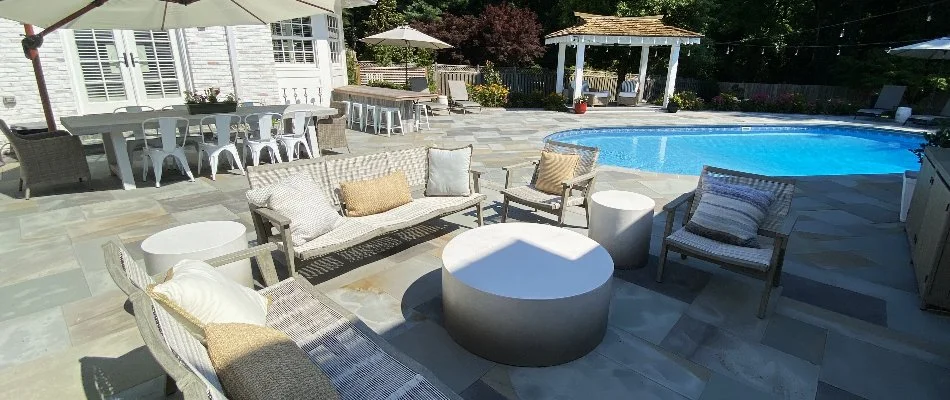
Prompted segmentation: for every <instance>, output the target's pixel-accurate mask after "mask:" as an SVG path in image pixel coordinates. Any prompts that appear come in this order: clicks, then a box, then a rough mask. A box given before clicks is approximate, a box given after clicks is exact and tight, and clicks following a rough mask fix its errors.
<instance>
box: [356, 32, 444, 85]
mask: <svg viewBox="0 0 950 400" xmlns="http://www.w3.org/2000/svg"><path fill="white" fill-rule="evenodd" d="M360 41H362V42H364V43H367V44H371V45H374V46H379V45H381V46H395V47H405V48H410V47H414V48H417V49H435V50H438V49H450V48H452V45H450V44H448V43H445V42H443V41H441V40H439V39H436V38H434V37H432V36H429V35H426V34H425V33H422V32H419V31H417V30H415V29H413V28H412V27H410V26H408V25H403V26H400V27H396V28H394V29H390V30H388V31H386V32H382V33H377V34H375V35H372V36H367V37H364V38H362V39H360ZM406 82H409V60H406Z"/></svg>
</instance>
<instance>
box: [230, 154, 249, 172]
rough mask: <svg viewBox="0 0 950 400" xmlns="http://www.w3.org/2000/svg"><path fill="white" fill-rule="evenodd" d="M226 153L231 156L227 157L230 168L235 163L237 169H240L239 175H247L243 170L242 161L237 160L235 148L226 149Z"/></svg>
mask: <svg viewBox="0 0 950 400" xmlns="http://www.w3.org/2000/svg"><path fill="white" fill-rule="evenodd" d="M227 153H228V154H230V155H231V158H229V160H231V169H234V164H237V169H238V171H241V175H247V173H246V172H244V165H242V164H243V163H241V162H240V161H238V155H237V150H234V151H232V150H227Z"/></svg>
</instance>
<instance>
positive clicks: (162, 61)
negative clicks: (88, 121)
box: [67, 29, 184, 114]
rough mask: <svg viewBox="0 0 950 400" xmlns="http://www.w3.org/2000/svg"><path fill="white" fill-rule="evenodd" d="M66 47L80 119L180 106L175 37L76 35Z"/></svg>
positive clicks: (88, 31)
mask: <svg viewBox="0 0 950 400" xmlns="http://www.w3.org/2000/svg"><path fill="white" fill-rule="evenodd" d="M70 41H71V42H72V43H73V46H71V50H72V52H73V54H72V58H73V65H74V70H75V72H76V73H75V74H74V75H75V76H76V78H77V80H78V82H77V83H78V86H79V90H78V92H79V93H80V110H81V111H82V112H83V113H85V114H92V113H109V112H112V111H113V110H115V109H116V108H118V107H123V106H132V105H142V106H151V107H153V108H155V109H159V108H162V107H164V106H167V105H171V104H181V103H182V101H183V100H182V93H181V92H182V90H184V89H183V85H182V79H181V77H182V70H181V62H180V60H179V54H180V53H179V50H178V45H177V41H176V38H175V36H174V33H173V32H170V31H129V30H112V29H77V30H74V31H72V38H70ZM67 47H69V46H67Z"/></svg>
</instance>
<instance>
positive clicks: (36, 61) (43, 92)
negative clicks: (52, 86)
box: [23, 24, 56, 132]
mask: <svg viewBox="0 0 950 400" xmlns="http://www.w3.org/2000/svg"><path fill="white" fill-rule="evenodd" d="M23 33H25V34H26V36H27V37H30V36H33V35H34V33H33V25H29V24H24V25H23ZM27 56H28V57H29V58H30V61H32V62H33V75H35V76H36V88H37V90H38V91H39V92H40V103H42V104H43V114H44V115H45V116H46V127H47V129H49V131H50V132H54V131H56V119H55V118H53V106H52V105H51V104H50V101H49V90H48V89H47V88H46V77H45V76H44V75H43V64H42V63H40V52H39V50H37V49H28V50H27Z"/></svg>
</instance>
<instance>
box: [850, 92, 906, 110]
mask: <svg viewBox="0 0 950 400" xmlns="http://www.w3.org/2000/svg"><path fill="white" fill-rule="evenodd" d="M905 90H907V86H894V85H884V87H883V88H881V93H880V94H879V95H878V96H877V101H876V102H875V103H874V108H862V109H860V110H858V111H857V112H856V113H854V118H857V117H858V116H867V117H880V116H881V115H883V114H884V113H886V112H888V111H894V110H895V109H896V108H897V106H899V105H900V104H901V99H903V98H904V91H905Z"/></svg>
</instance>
